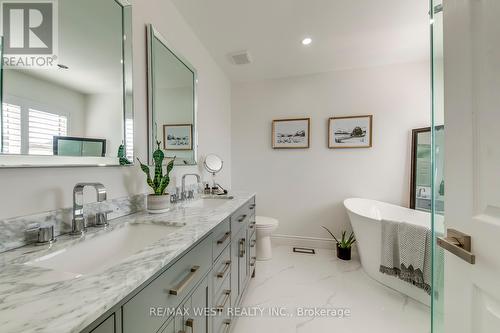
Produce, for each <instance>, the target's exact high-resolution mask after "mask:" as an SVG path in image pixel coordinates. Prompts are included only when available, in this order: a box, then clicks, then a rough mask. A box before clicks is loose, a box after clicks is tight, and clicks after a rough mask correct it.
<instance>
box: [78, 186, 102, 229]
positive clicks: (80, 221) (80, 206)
mask: <svg viewBox="0 0 500 333" xmlns="http://www.w3.org/2000/svg"><path fill="white" fill-rule="evenodd" d="M87 186H89V187H93V188H95V190H96V192H97V202H103V201H105V200H106V198H107V194H106V188H105V187H104V185H102V184H101V183H79V184H76V185H75V188H74V189H73V221H72V223H71V232H70V235H73V236H80V235H83V234H84V233H85V231H86V228H87V223H86V220H85V217H84V216H83V189H84V188H85V187H87ZM98 215H99V214H98ZM100 220H101V221H103V220H105V219H103V218H102V217H101V218H100ZM103 222H104V223H105V224H104V223H103V225H106V224H107V222H106V221H103Z"/></svg>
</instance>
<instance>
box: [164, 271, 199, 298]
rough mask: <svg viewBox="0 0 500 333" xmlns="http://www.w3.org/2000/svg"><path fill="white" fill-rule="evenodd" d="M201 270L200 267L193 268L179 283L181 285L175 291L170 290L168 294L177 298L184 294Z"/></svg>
mask: <svg viewBox="0 0 500 333" xmlns="http://www.w3.org/2000/svg"><path fill="white" fill-rule="evenodd" d="M199 269H200V266H193V267H192V268H191V270H190V271H189V274H188V275H186V277H185V278H184V279H182V281H181V282H180V283H179V285H178V286H177V287H175V288H174V289H170V290H169V291H168V293H169V294H170V295H175V296H177V295H179V294H180V293H182V291H183V290H184V289H185V288H186V287H187V286H188V285H189V284H190V283H191V281H193V279H194V277H195V276H196V272H198V270H199Z"/></svg>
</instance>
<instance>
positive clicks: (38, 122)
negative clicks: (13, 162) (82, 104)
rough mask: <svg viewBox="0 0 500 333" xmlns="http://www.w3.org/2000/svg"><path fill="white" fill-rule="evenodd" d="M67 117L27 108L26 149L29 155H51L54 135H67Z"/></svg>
mask: <svg viewBox="0 0 500 333" xmlns="http://www.w3.org/2000/svg"><path fill="white" fill-rule="evenodd" d="M67 133H68V118H67V117H65V116H60V115H57V114H53V113H48V112H43V111H38V110H35V109H29V127H28V150H29V154H30V155H53V151H54V143H53V137H54V136H67Z"/></svg>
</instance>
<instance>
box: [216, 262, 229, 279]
mask: <svg viewBox="0 0 500 333" xmlns="http://www.w3.org/2000/svg"><path fill="white" fill-rule="evenodd" d="M229 267H231V260H228V261H226V262H225V263H224V269H223V270H222V272H219V273H217V278H218V279H223V278H224V276H226V273H227V272H228V271H229Z"/></svg>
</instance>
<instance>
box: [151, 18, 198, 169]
mask: <svg viewBox="0 0 500 333" xmlns="http://www.w3.org/2000/svg"><path fill="white" fill-rule="evenodd" d="M147 30H148V31H147V35H148V83H149V84H148V95H149V96H148V99H149V107H148V115H149V118H148V119H149V160H150V161H152V158H153V152H154V150H156V149H157V148H158V143H160V148H161V149H162V150H163V151H164V152H165V156H167V157H170V158H172V157H174V156H175V157H176V162H175V163H176V165H196V164H197V127H196V107H197V103H196V83H197V73H196V69H195V68H194V67H193V66H192V65H191V64H190V63H189V62H188V61H187V60H186V59H185V58H183V57H182V56H181V55H180V54H178V53H176V52H174V51H173V50H172V48H171V47H170V46H169V45H168V43H167V41H166V40H165V38H163V37H162V36H161V34H160V33H159V32H158V31H157V30H156V29H155V28H154V26H152V25H149V26H148V29H147Z"/></svg>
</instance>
